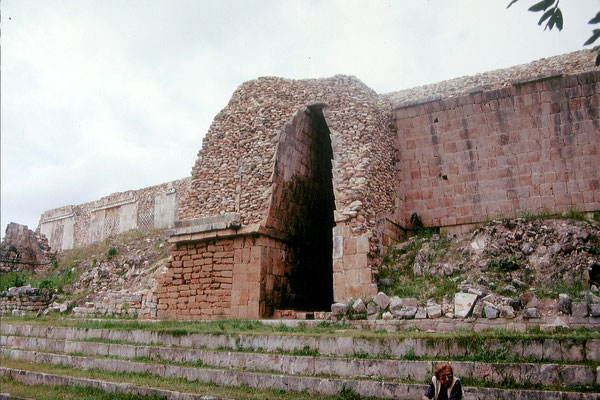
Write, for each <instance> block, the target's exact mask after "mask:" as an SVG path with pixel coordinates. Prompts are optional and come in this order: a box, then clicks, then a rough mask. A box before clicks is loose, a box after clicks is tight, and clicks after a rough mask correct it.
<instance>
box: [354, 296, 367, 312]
mask: <svg viewBox="0 0 600 400" xmlns="http://www.w3.org/2000/svg"><path fill="white" fill-rule="evenodd" d="M352 309H354V311H356V312H357V313H364V312H366V311H367V306H366V305H365V303H364V302H363V301H362V299H357V300H356V301H355V302H354V303H353V304H352Z"/></svg>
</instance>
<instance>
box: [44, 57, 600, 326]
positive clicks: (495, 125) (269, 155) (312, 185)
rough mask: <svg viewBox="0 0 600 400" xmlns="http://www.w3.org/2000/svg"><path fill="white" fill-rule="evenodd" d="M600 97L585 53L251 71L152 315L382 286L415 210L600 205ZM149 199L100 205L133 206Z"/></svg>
mask: <svg viewBox="0 0 600 400" xmlns="http://www.w3.org/2000/svg"><path fill="white" fill-rule="evenodd" d="M599 107H600V72H599V70H598V69H597V68H596V67H595V66H594V57H593V54H592V53H589V52H587V51H581V52H576V53H571V54H568V55H564V56H557V57H552V58H549V59H545V60H540V61H538V62H534V63H532V64H528V65H525V66H517V67H513V68H509V69H505V70H498V71H493V72H490V73H485V74H479V75H476V76H473V77H465V78H458V79H455V80H452V81H446V82H442V83H440V84H435V85H428V86H424V87H420V88H415V89H411V90H405V91H400V92H395V93H390V94H387V95H378V94H377V93H375V92H374V91H373V90H371V89H369V88H368V87H367V86H366V85H364V84H363V83H362V82H360V81H359V80H358V79H356V78H354V77H348V76H341V75H338V76H334V77H332V78H327V79H311V80H290V79H282V78H274V77H266V78H259V79H256V80H253V81H250V82H246V83H244V84H242V85H241V86H240V87H239V88H238V89H237V90H236V91H235V92H234V93H233V95H232V98H231V100H230V102H229V104H228V105H227V106H226V107H225V108H224V109H223V110H222V111H221V112H220V113H219V114H218V115H217V116H216V117H215V119H214V121H213V123H212V125H211V127H210V129H209V131H208V133H207V134H206V136H205V137H204V140H203V145H202V149H201V150H200V152H199V154H198V159H197V161H196V163H195V165H194V166H193V168H192V174H191V181H188V183H189V186H185V185H181V190H179V191H178V195H177V203H176V208H177V220H176V221H174V227H173V229H171V230H170V231H169V234H170V241H171V242H172V243H173V247H172V251H171V260H170V261H169V263H168V265H167V272H166V273H165V274H164V275H163V276H162V277H161V278H159V285H158V287H157V288H156V293H155V295H156V307H157V312H156V315H157V317H159V318H173V319H213V318H260V317H268V316H271V315H274V314H275V315H278V314H277V312H278V310H286V309H293V310H313V311H314V310H326V309H329V307H330V305H331V303H332V302H334V301H340V300H345V299H348V298H358V297H366V296H373V295H375V294H376V293H377V285H376V283H375V277H376V274H377V269H378V266H379V263H380V261H381V258H382V256H383V254H384V252H385V249H386V248H387V246H388V245H389V244H391V243H393V242H394V241H397V240H399V239H401V238H402V237H403V236H404V235H405V232H406V230H407V229H410V228H411V222H410V220H411V216H412V215H413V214H415V213H416V214H418V215H419V216H420V217H421V219H422V222H423V224H424V225H426V226H436V227H441V228H442V229H446V230H464V229H466V228H469V227H471V226H473V225H474V224H477V223H481V222H483V221H485V220H486V219H488V218H492V217H495V216H498V215H505V216H515V215H517V214H518V213H521V212H527V213H532V214H535V213H541V212H553V213H558V212H563V211H567V210H570V209H577V210H579V211H583V212H587V213H590V212H594V211H597V210H600V168H599V166H600V126H599V114H598V112H599ZM179 193H180V194H179ZM142 201H143V196H141V197H139V198H136V199H133V200H132V201H130V202H129V203H127V204H128V207H129V209H128V210H125V211H124V208H123V204H120V203H114V204H108V205H106V207H105V208H103V209H102V211H103V212H104V214H106V215H108V214H111V215H112V218H113V220H115V221H117V220H119V221H121V220H124V221H129V220H135V218H136V213H137V220H139V209H140V207H139V206H138V204H139V203H140V202H142ZM97 211H98V210H95V211H94V212H97ZM104 214H103V216H99V217H98V219H97V221H98V223H97V227H98V226H104V227H105V226H107V225H106V224H107V223H106V219H105V216H104ZM45 215H46V213H45ZM123 215H129V216H130V218H125V217H123ZM71 217H73V223H74V226H76V225H77V221H78V219H77V215H71V216H69V218H71ZM103 218H104V219H103ZM100 221H102V223H100ZM40 224H41V225H42V226H44V223H43V221H41V222H40ZM125 225H126V226H127V227H129V226H133V224H125ZM111 226H112V225H111ZM53 229H54V231H52V232H50V234H49V237H50V238H51V242H52V241H53V240H54V239H53V238H54V236H55V235H54V232H58V231H59V230H60V224H59V223H56V224H55V225H54V228H53ZM97 229H99V228H97ZM75 230H76V229H75ZM90 232H91V231H90ZM103 232H104V231H103ZM109 233H110V232H109ZM63 234H64V232H63ZM86 235H87V236H86ZM80 236H81V237H83V238H84V239H83V240H80V243H83V242H85V241H86V240H89V241H94V240H97V238H96V237H94V236H93V235H90V234H89V233H86V232H84V233H83V234H81V235H80ZM74 237H75V238H77V237H78V235H77V234H75V235H74ZM74 242H75V243H77V239H76V240H75V241H74ZM63 248H64V246H63Z"/></svg>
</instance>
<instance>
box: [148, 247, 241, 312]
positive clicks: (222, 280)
mask: <svg viewBox="0 0 600 400" xmlns="http://www.w3.org/2000/svg"><path fill="white" fill-rule="evenodd" d="M171 256H172V261H171V262H170V263H169V265H168V272H167V273H166V274H165V275H164V276H163V277H161V278H160V280H159V287H158V288H157V290H156V298H157V302H158V304H157V317H158V318H169V319H214V318H226V317H229V316H230V309H231V288H232V281H233V240H231V239H225V240H219V239H216V238H215V239H212V240H207V241H201V242H194V243H179V244H176V245H175V246H174V248H173V249H172V250H171Z"/></svg>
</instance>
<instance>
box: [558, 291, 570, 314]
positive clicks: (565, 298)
mask: <svg viewBox="0 0 600 400" xmlns="http://www.w3.org/2000/svg"><path fill="white" fill-rule="evenodd" d="M556 306H557V307H558V311H560V312H562V313H563V314H567V315H571V297H570V296H569V295H568V294H565V293H561V294H559V295H558V304H557V305H556Z"/></svg>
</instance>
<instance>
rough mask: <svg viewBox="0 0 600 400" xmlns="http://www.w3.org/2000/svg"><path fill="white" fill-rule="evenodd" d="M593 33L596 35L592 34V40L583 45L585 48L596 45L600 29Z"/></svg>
mask: <svg viewBox="0 0 600 400" xmlns="http://www.w3.org/2000/svg"><path fill="white" fill-rule="evenodd" d="M593 32H594V33H592V36H590V38H589V39H588V40H587V41H586V42H585V43H584V44H583V45H584V46H587V45H588V44H592V43H594V42H595V41H596V39H598V38H599V37H600V29H594V31H593Z"/></svg>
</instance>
